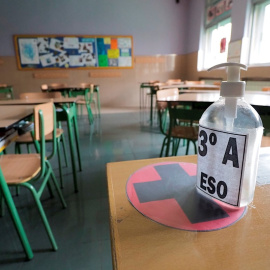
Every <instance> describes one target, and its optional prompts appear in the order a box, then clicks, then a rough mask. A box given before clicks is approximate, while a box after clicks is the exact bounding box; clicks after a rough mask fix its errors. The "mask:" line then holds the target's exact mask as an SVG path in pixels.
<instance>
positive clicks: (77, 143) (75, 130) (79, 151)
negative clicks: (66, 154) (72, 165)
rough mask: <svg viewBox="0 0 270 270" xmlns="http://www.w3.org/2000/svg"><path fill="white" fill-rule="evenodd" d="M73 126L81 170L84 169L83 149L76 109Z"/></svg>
mask: <svg viewBox="0 0 270 270" xmlns="http://www.w3.org/2000/svg"><path fill="white" fill-rule="evenodd" d="M73 127H74V133H75V142H76V149H77V155H78V163H79V170H80V171H82V159H81V150H80V143H79V141H80V138H79V129H78V122H77V116H76V111H75V112H74V115H73Z"/></svg>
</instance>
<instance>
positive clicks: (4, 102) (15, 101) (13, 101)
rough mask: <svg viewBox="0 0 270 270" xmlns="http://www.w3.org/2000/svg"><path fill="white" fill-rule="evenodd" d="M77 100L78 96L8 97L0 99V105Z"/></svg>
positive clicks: (70, 101)
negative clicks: (7, 98)
mask: <svg viewBox="0 0 270 270" xmlns="http://www.w3.org/2000/svg"><path fill="white" fill-rule="evenodd" d="M77 100H78V97H68V98H65V97H61V98H51V99H50V98H40V99H9V100H0V105H27V104H41V103H46V102H51V101H52V102H53V103H55V104H57V103H73V102H76V101H77Z"/></svg>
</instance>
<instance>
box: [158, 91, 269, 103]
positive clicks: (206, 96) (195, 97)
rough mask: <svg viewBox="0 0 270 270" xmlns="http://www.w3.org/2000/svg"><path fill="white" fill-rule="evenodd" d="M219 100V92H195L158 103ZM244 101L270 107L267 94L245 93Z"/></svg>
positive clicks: (211, 101)
mask: <svg viewBox="0 0 270 270" xmlns="http://www.w3.org/2000/svg"><path fill="white" fill-rule="evenodd" d="M219 98H220V93H219V91H213V92H200V91H198V92H196V93H191V92H188V93H184V94H181V95H179V96H178V97H175V96H174V97H168V98H167V99H166V98H165V99H160V101H179V102H210V103H213V102H215V101H217V100H218V99H219ZM244 98H245V100H246V101H247V102H248V103H249V104H251V105H256V106H270V95H269V94H265V95H264V94H257V93H256V92H246V94H245V96H244Z"/></svg>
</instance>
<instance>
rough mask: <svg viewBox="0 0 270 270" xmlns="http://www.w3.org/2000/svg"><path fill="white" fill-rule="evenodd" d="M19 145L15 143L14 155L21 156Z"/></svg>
mask: <svg viewBox="0 0 270 270" xmlns="http://www.w3.org/2000/svg"><path fill="white" fill-rule="evenodd" d="M21 153H22V150H21V145H20V144H19V143H15V154H21Z"/></svg>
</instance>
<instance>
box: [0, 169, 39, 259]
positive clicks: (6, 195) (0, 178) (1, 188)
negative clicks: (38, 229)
mask: <svg viewBox="0 0 270 270" xmlns="http://www.w3.org/2000/svg"><path fill="white" fill-rule="evenodd" d="M0 194H1V196H2V198H3V199H4V200H5V202H6V205H7V208H8V210H9V212H10V215H11V218H12V221H13V223H14V226H15V229H16V231H17V233H18V236H19V238H20V241H21V244H22V246H23V249H24V252H25V254H26V257H27V259H28V260H31V259H32V258H33V257H34V255H33V252H32V249H31V246H30V244H29V241H28V238H27V236H26V234H25V231H24V228H23V225H22V222H21V219H20V217H19V214H18V211H17V209H16V207H15V204H14V201H13V199H12V196H11V194H10V191H9V188H8V185H7V183H6V180H5V178H4V175H3V173H2V170H1V168H0Z"/></svg>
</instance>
